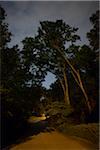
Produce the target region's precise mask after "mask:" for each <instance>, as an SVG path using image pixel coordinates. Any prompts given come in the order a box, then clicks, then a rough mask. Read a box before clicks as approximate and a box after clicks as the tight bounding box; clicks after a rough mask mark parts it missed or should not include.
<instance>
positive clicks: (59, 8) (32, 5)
mask: <svg viewBox="0 0 100 150" xmlns="http://www.w3.org/2000/svg"><path fill="white" fill-rule="evenodd" d="M98 3H99V2H98V1H55V2H54V1H37V2H36V1H22V2H20V1H0V4H1V6H2V7H3V8H4V9H5V11H6V13H7V18H6V22H7V23H8V24H9V30H10V31H11V33H12V34H13V36H12V42H11V45H16V44H18V45H19V46H20V48H21V47H22V45H21V41H22V40H23V39H24V38H25V37H26V36H28V37H29V36H35V35H36V34H37V29H38V27H39V22H40V21H44V20H49V21H56V20H57V19H62V20H63V21H65V22H66V23H67V24H69V25H71V26H74V27H78V28H79V30H78V32H77V34H78V35H80V37H81V41H79V42H78V44H88V40H87V39H86V33H87V32H89V31H90V29H91V28H92V26H91V24H90V21H89V17H90V16H91V15H92V14H93V13H95V12H96V10H98V9H99V4H98ZM54 80H55V78H54V76H53V75H52V74H49V75H48V76H47V77H46V82H45V83H44V84H43V85H44V86H46V87H47V88H48V87H49V85H50V83H51V82H53V81H54Z"/></svg>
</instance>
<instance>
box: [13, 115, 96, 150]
mask: <svg viewBox="0 0 100 150" xmlns="http://www.w3.org/2000/svg"><path fill="white" fill-rule="evenodd" d="M39 119H40V120H41V121H40V122H38V121H39ZM32 120H33V122H35V118H34V117H31V118H30V120H29V121H30V122H31V123H32ZM36 120H37V121H36V122H38V123H36V125H35V126H34V128H33V127H32V129H33V133H32V131H31V129H30V131H31V133H32V134H31V136H29V137H28V138H26V140H22V141H21V142H20V143H19V144H16V145H13V146H12V147H11V148H10V150H97V149H96V148H95V146H94V145H93V144H92V143H90V142H89V141H86V140H83V139H80V138H77V137H71V136H65V135H63V134H61V133H60V132H58V131H53V130H45V128H46V123H45V121H42V120H45V118H37V119H36ZM28 132H29V131H28Z"/></svg>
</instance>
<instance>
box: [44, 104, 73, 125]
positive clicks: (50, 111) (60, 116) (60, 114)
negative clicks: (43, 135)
mask: <svg viewBox="0 0 100 150" xmlns="http://www.w3.org/2000/svg"><path fill="white" fill-rule="evenodd" d="M45 112H46V114H47V115H49V116H50V118H49V125H50V124H51V125H52V126H55V127H56V126H58V125H60V124H62V123H63V122H66V121H67V116H68V115H70V114H71V113H72V112H73V108H72V107H71V106H70V105H68V106H66V105H65V104H64V103H63V102H58V101H54V102H51V103H50V104H48V105H47V107H46V108H45Z"/></svg>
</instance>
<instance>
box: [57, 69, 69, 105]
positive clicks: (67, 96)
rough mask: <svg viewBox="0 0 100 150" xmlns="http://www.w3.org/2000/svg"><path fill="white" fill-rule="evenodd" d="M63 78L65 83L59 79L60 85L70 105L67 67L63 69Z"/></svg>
mask: <svg viewBox="0 0 100 150" xmlns="http://www.w3.org/2000/svg"><path fill="white" fill-rule="evenodd" d="M63 77H64V83H63V81H62V80H61V79H59V80H60V84H61V86H62V89H63V93H64V101H65V103H66V104H67V105H70V99H69V90H68V81H67V75H66V70H65V67H64V68H63Z"/></svg>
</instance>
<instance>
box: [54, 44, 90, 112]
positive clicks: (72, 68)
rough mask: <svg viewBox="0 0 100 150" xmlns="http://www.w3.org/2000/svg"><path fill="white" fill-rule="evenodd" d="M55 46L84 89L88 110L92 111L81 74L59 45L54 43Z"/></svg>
mask: <svg viewBox="0 0 100 150" xmlns="http://www.w3.org/2000/svg"><path fill="white" fill-rule="evenodd" d="M53 46H54V48H55V49H56V50H57V51H58V52H59V54H60V56H61V57H62V58H63V59H64V60H65V62H66V63H67V64H68V65H69V67H70V68H71V70H72V75H73V77H74V79H75V81H76V83H77V84H78V85H79V87H80V89H81V90H82V92H83V95H84V97H85V102H86V105H87V108H88V112H89V113H91V105H90V103H89V99H88V95H87V93H86V91H85V89H84V87H83V83H82V80H81V77H80V74H79V72H78V71H77V70H76V69H75V68H74V66H73V65H72V64H71V63H70V61H69V60H68V59H67V58H66V56H65V55H64V53H62V52H61V50H60V49H59V47H58V46H57V45H53Z"/></svg>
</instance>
